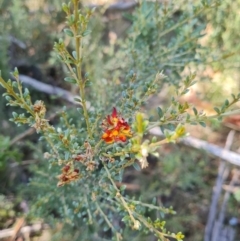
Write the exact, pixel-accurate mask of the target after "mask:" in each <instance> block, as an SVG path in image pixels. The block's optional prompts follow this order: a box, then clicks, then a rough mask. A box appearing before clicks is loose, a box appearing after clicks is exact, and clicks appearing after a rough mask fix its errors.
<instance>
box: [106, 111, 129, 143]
mask: <svg viewBox="0 0 240 241" xmlns="http://www.w3.org/2000/svg"><path fill="white" fill-rule="evenodd" d="M102 128H103V131H104V133H103V135H102V139H103V140H104V141H105V142H106V143H108V144H111V143H113V142H117V141H122V142H125V141H126V140H127V137H131V136H132V133H131V129H130V126H129V125H128V123H127V122H126V121H125V120H124V119H123V118H122V117H120V116H118V113H117V110H116V108H115V107H114V108H113V111H112V115H108V116H107V117H106V119H105V120H104V121H103V123H102Z"/></svg>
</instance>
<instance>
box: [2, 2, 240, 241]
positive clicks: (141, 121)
mask: <svg viewBox="0 0 240 241" xmlns="http://www.w3.org/2000/svg"><path fill="white" fill-rule="evenodd" d="M179 3H181V1H179ZM217 3H218V2H217V1H213V2H212V3H209V4H208V3H206V2H205V1H202V2H201V3H198V2H197V3H196V5H195V4H193V5H192V6H189V5H186V4H180V5H179V7H175V5H169V6H166V5H165V4H161V3H151V2H141V3H140V6H139V8H137V9H136V11H135V13H134V14H133V15H132V16H131V21H132V26H131V28H130V30H129V34H128V37H127V38H126V39H125V41H123V42H119V43H116V45H115V43H112V44H110V45H111V46H110V47H109V48H108V53H106V54H104V53H103V51H102V50H97V52H96V53H97V54H96V55H97V57H96V56H94V57H93V56H92V55H93V53H94V50H95V49H96V47H98V46H96V42H94V41H93V42H91V41H92V39H93V38H91V35H94V34H96V36H97V38H96V39H97V40H99V39H100V38H99V35H98V34H97V33H94V32H95V31H93V30H94V29H93V30H92V29H90V27H89V26H92V25H93V22H91V21H90V19H91V17H92V15H93V14H94V11H93V10H91V9H83V10H79V9H78V7H79V1H78V0H73V1H71V2H70V3H69V4H63V5H62V8H63V11H64V12H65V13H66V27H65V28H64V30H63V33H65V37H64V38H65V39H67V40H68V41H69V45H67V44H66V43H67V41H65V39H63V33H61V34H60V35H62V38H60V39H59V40H58V41H56V42H55V44H54V50H55V53H56V55H55V56H54V58H55V57H56V58H58V59H59V60H60V61H61V62H62V64H64V66H65V70H66V71H65V72H66V77H65V78H64V80H65V81H66V82H68V83H71V84H72V85H73V86H74V88H75V89H78V90H79V96H77V97H76V98H75V100H76V103H77V104H78V108H76V109H75V116H74V117H75V118H74V119H73V118H72V115H70V113H69V111H68V109H67V108H63V110H62V111H61V112H59V115H60V124H59V125H58V126H53V125H51V124H50V123H49V121H48V120H47V118H46V107H45V104H44V103H43V101H41V100H37V101H36V102H34V101H32V98H31V95H30V93H29V91H28V89H26V88H23V86H22V84H21V81H20V80H19V75H18V70H17V69H15V70H14V72H13V73H12V75H13V77H14V80H9V81H5V80H4V79H3V78H2V77H0V83H1V85H2V86H3V88H4V89H5V91H6V92H5V94H4V97H5V99H6V100H7V101H8V105H10V106H14V107H17V108H18V109H24V112H23V113H17V112H13V113H12V115H13V117H12V119H11V121H13V122H14V123H16V124H17V125H22V124H27V125H29V126H31V127H34V128H35V129H36V131H37V132H38V133H40V134H41V135H42V137H41V140H42V141H44V143H47V145H48V149H49V151H48V152H46V153H45V155H44V157H45V158H46V159H48V167H49V170H48V173H46V171H45V170H46V168H47V167H46V166H45V165H43V167H42V168H41V169H40V168H39V169H37V170H35V171H34V172H35V173H36V176H35V178H33V179H32V181H31V182H30V190H31V195H33V196H34V199H35V200H37V201H36V202H35V204H34V206H33V209H32V210H31V213H30V215H31V214H32V215H34V216H35V215H37V216H39V217H42V216H44V217H46V218H47V220H48V222H49V223H51V222H56V221H57V222H62V223H64V224H65V226H64V228H66V229H67V230H68V232H65V235H64V238H68V239H69V238H70V239H72V234H71V230H78V233H76V235H75V237H74V239H75V240H78V239H79V237H81V239H86V240H87V239H94V238H96V237H97V236H99V237H103V238H108V239H112V240H121V239H122V237H123V240H125V239H126V238H127V239H129V240H130V239H131V240H132V238H133V237H136V236H138V237H139V236H141V235H146V236H144V237H149V236H150V233H153V234H154V235H155V236H156V237H157V238H158V239H159V240H161V241H166V240H171V239H175V240H178V241H181V240H182V239H183V238H184V235H183V234H182V233H181V232H179V230H176V231H175V230H174V232H176V233H173V232H172V230H171V227H170V228H169V229H168V228H166V227H167V224H166V225H165V215H173V214H175V211H173V209H172V208H171V207H169V208H167V207H163V206H162V205H159V204H157V203H156V202H155V201H153V204H151V201H150V199H152V198H154V197H151V198H150V195H147V194H146V197H144V199H146V201H145V200H141V199H135V198H134V197H132V196H131V195H128V193H127V191H126V190H125V188H126V187H125V185H122V184H121V181H122V179H123V174H124V172H125V170H128V168H129V167H131V166H133V167H134V168H135V169H137V170H140V169H141V168H142V169H143V168H146V167H147V166H148V164H149V163H148V159H147V157H149V156H150V154H156V151H157V149H158V148H159V147H161V146H162V145H163V144H166V143H170V142H173V143H174V142H176V140H177V139H178V138H181V137H184V136H185V134H186V129H185V126H186V125H187V124H193V125H194V124H200V125H202V126H205V125H206V124H205V122H206V121H207V120H209V119H217V118H221V117H222V116H225V115H229V114H231V113H232V112H231V111H230V112H227V111H228V109H229V108H230V107H232V105H233V104H235V103H236V102H238V101H239V99H240V95H239V94H237V93H236V94H235V95H233V96H232V100H226V101H223V104H222V106H221V107H216V108H215V110H216V114H215V115H213V116H207V115H206V114H205V113H204V112H201V110H198V109H197V108H196V107H194V106H192V105H191V104H189V103H181V102H180V98H181V97H182V96H184V95H185V94H186V93H187V92H188V91H189V89H190V88H191V86H192V85H194V84H195V77H196V76H195V74H188V75H186V74H183V77H180V76H181V73H182V71H183V70H184V68H188V67H190V64H192V63H196V64H204V63H205V61H206V59H205V58H202V56H201V55H199V54H198V52H199V51H200V50H202V47H201V46H199V43H198V40H199V38H200V37H201V31H202V30H203V29H204V28H205V25H206V23H205V22H203V21H201V14H203V13H205V12H207V11H213V10H214V8H215V7H216V6H217V5H216V4H217ZM15 7H16V6H15ZM15 10H16V9H15ZM21 16H23V14H22V15H21V14H20V15H17V17H16V20H17V19H18V17H19V20H20V19H21ZM15 24H17V23H15ZM24 24H26V25H27V23H24ZM42 27H43V28H46V26H42ZM91 31H92V32H91ZM91 33H92V34H91ZM37 36H39V35H38V34H37ZM88 43H92V45H91V44H90V45H89V46H90V47H92V49H91V48H90V50H89V52H87V51H88V47H87V46H88V45H87V44H88ZM114 48H119V49H118V50H117V51H116V52H115V51H114ZM36 50H38V49H37V48H36ZM88 53H91V55H90V56H89V58H88V57H87V55H88ZM120 57H125V58H126V59H125V58H123V59H122V62H123V63H121V64H117V62H119V59H120ZM54 58H53V59H52V60H54V61H55V59H54ZM93 59H95V60H94V61H93ZM102 60H105V61H102ZM125 60H126V61H125ZM101 61H102V63H101ZM96 62H98V63H99V64H98V65H99V66H98V67H97V69H96V72H94V71H95V69H94V67H93V66H91V64H92V63H96ZM105 63H106V66H107V67H109V66H111V68H110V67H109V68H108V69H107V71H106V69H104V68H103V64H105ZM113 68H116V69H117V71H116V72H117V73H116V74H115V75H114V77H111V76H112V72H113ZM123 69H125V70H124V71H123ZM162 69H165V72H166V75H167V78H166V76H165V75H164V74H163V73H162V72H160V71H161V70H162ZM89 70H91V71H89ZM98 71H99V72H98ZM121 71H123V72H121ZM104 72H105V73H104ZM125 73H128V74H125ZM124 76H125V77H124ZM181 79H182V80H181ZM164 80H168V82H169V83H170V84H175V88H174V94H173V96H172V98H171V101H170V104H169V105H166V106H161V107H158V108H157V109H156V114H155V115H154V116H153V117H152V118H149V116H148V113H147V114H143V113H141V112H140V110H141V109H142V107H143V106H144V105H145V104H146V103H147V101H148V100H149V98H150V97H152V96H153V95H155V94H157V93H159V91H160V89H161V87H162V86H163V83H164ZM116 83H117V84H118V85H117V86H115V85H116ZM103 95H104V96H103ZM110 107H111V108H112V107H114V108H113V110H112V113H111V111H109V109H110ZM153 127H160V128H161V129H162V131H163V133H164V137H163V138H162V139H160V140H157V139H156V138H155V139H151V140H150V139H149V138H147V137H146V134H147V132H148V131H149V130H150V129H152V128H153ZM192 158H193V159H195V156H192ZM187 160H188V158H187V159H185V158H184V157H182V156H180V155H176V156H175V157H174V156H171V158H169V160H168V159H167V158H166V159H165V160H163V162H162V168H163V172H164V173H163V175H165V182H163V183H164V184H166V185H167V184H169V183H171V182H173V179H174V178H175V179H174V180H176V179H177V178H176V176H177V177H179V176H181V175H184V177H181V180H180V181H179V183H178V187H179V188H182V189H189V188H194V187H195V186H197V185H198V184H199V183H201V175H202V173H201V169H200V168H201V165H202V162H199V163H195V162H193V163H190V164H189V163H187V164H186V162H187ZM43 162H44V161H43ZM185 164H186V165H185ZM196 164H197V165H199V168H197V169H196V170H195V167H196ZM176 166H178V170H177V171H178V172H179V175H175V176H174V175H171V174H172V172H174V169H175V170H176ZM199 169H200V171H199ZM179 178H180V177H179ZM57 180H58V184H57ZM117 183H120V185H117ZM56 184H57V185H58V186H59V187H58V188H57V187H56ZM145 185H148V184H147V183H145ZM199 186H200V185H199ZM173 219H174V218H173ZM86 226H87V227H88V228H86ZM62 232H63V233H64V229H63V230H62ZM59 235H60V234H56V236H55V238H56V239H59V238H60V237H59ZM61 235H62V234H61ZM130 237H131V238H130ZM138 240H139V239H138Z"/></svg>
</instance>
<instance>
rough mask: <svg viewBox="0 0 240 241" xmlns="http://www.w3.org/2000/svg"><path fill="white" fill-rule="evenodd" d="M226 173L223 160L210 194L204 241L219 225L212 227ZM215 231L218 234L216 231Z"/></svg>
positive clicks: (231, 135)
mask: <svg viewBox="0 0 240 241" xmlns="http://www.w3.org/2000/svg"><path fill="white" fill-rule="evenodd" d="M234 134H235V131H230V132H229V134H228V136H227V140H226V144H225V150H229V149H230V147H231V145H232V142H233V138H234ZM226 171H228V167H227V165H226V162H225V161H224V160H221V163H220V165H219V168H218V176H217V179H216V184H215V188H214V189H213V193H212V200H211V205H210V210H209V214H208V220H207V225H206V228H205V234H204V241H210V240H211V236H212V235H214V232H213V229H217V228H218V227H219V226H220V225H214V223H215V218H216V213H217V205H218V200H219V198H220V195H221V191H222V185H223V182H224V180H225V178H224V173H225V172H226ZM215 231H216V232H217V233H218V231H217V230H215Z"/></svg>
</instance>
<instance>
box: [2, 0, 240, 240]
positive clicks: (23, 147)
mask: <svg viewBox="0 0 240 241" xmlns="http://www.w3.org/2000/svg"><path fill="white" fill-rule="evenodd" d="M204 2H206V3H209V4H213V5H214V7H212V8H207V7H204V4H203V3H204ZM62 3H63V1H59V0H38V1H36V0H11V1H9V0H0V20H1V21H0V69H1V75H2V77H3V78H4V79H8V78H10V77H11V75H10V74H9V73H10V72H11V71H12V70H13V69H14V67H17V68H18V70H19V73H20V74H21V76H22V81H23V84H24V85H26V86H27V87H28V88H29V89H30V92H31V94H32V98H33V100H39V99H41V100H43V101H44V102H45V104H46V106H47V109H48V117H49V119H50V121H51V123H52V124H54V125H56V126H57V125H58V124H59V123H60V121H59V116H58V113H59V111H60V110H61V109H62V107H63V106H67V107H68V112H69V114H70V115H71V116H72V118H75V119H76V118H78V116H77V114H76V111H75V108H76V106H75V105H74V103H73V100H72V99H73V96H74V95H75V94H76V93H77V90H76V89H75V87H73V86H72V85H71V84H69V83H67V82H64V81H63V79H64V77H65V75H66V72H67V71H66V68H65V67H64V66H63V65H62V64H61V63H60V61H59V60H58V59H57V57H56V55H55V53H54V51H53V44H54V42H55V41H58V39H59V38H63V39H64V41H65V43H66V44H68V46H69V49H70V50H71V49H72V48H73V47H72V43H71V42H70V39H68V38H66V37H65V36H64V34H63V29H64V27H65V14H64V13H63V12H62V11H61V6H62ZM81 5H82V6H85V7H88V8H92V7H96V11H95V13H94V15H93V17H92V20H91V22H90V27H89V28H90V29H91V31H92V32H91V34H90V35H88V36H87V37H86V38H85V42H84V45H85V52H84V68H83V70H84V72H86V73H89V75H90V78H91V79H93V80H94V85H93V86H92V87H91V89H89V90H88V97H89V101H90V102H94V103H98V105H99V106H104V107H106V108H109V107H111V103H112V101H113V99H114V96H115V95H114V94H113V95H112V96H111V93H113V92H114V89H113V88H114V86H116V85H119V83H121V82H123V81H124V79H125V78H126V76H127V75H128V73H129V72H130V71H134V72H136V73H137V75H138V78H139V81H142V82H144V81H145V80H147V79H148V78H152V77H153V76H154V75H155V74H156V73H157V72H158V71H161V70H163V71H164V74H165V75H166V76H167V78H166V80H165V81H164V82H163V83H162V86H161V91H160V92H159V94H158V95H156V96H153V97H152V98H151V99H150V100H149V102H148V104H146V105H145V106H144V107H143V109H145V110H148V114H149V116H150V115H151V114H153V113H154V108H156V107H157V106H163V107H164V106H167V105H168V103H170V101H171V99H170V97H171V94H172V93H173V89H172V87H171V88H170V87H169V86H175V87H178V85H179V83H180V81H181V80H182V79H184V77H185V76H186V75H187V74H188V73H189V72H193V71H195V72H196V74H197V76H196V80H198V83H197V84H196V85H195V86H194V87H193V88H192V90H191V92H190V93H188V94H187V95H186V96H185V97H184V98H183V99H182V101H183V102H184V101H188V102H189V103H192V104H194V105H195V106H196V108H197V109H198V110H202V111H205V112H206V113H207V114H208V115H213V114H215V111H214V106H218V105H221V104H222V103H223V102H224V100H225V99H229V98H230V96H231V94H232V93H233V94H236V95H237V94H238V93H239V92H240V81H239V77H240V55H239V53H240V41H239V39H240V31H239V28H240V27H239V26H240V15H239V11H240V0H235V1H231V0H223V1H214V0H209V1H200V0H187V1H186V0H175V1H171V0H159V1H148V2H145V3H143V4H139V3H138V2H135V1H130V0H129V1H109V0H95V1H81ZM29 77H30V79H29ZM106 86H108V88H110V89H108V91H107V93H106ZM111 91H112V92H111ZM3 93H4V92H3V89H2V88H0V94H1V95H2V94H3ZM239 107H240V105H239V104H237V105H236V106H235V108H239ZM0 111H1V112H0V113H1V114H0V240H18V241H20V240H40V241H48V240H59V241H64V240H86V241H87V240H109V239H108V238H109V237H108V234H106V232H103V231H101V230H100V231H99V230H98V229H97V228H96V229H94V228H93V227H90V228H86V227H79V225H80V223H81V222H80V219H81V216H80V217H77V215H74V214H73V213H74V212H73V210H75V209H76V207H75V208H74V209H73V210H70V209H69V212H67V213H66V210H64V205H65V204H64V203H67V202H71V197H72V196H74V195H75V194H74V193H70V194H69V197H66V200H64V198H63V197H62V196H61V191H59V189H57V187H56V182H57V179H55V178H54V177H52V178H49V175H48V172H49V168H48V164H47V163H46V160H44V158H43V155H44V153H45V152H46V151H47V148H46V146H45V145H44V143H43V142H41V141H39V136H38V135H37V134H36V133H35V132H34V130H33V129H32V128H29V127H27V126H20V127H17V126H15V124H14V123H11V122H10V121H9V118H11V116H12V111H16V112H20V111H21V110H19V109H14V108H12V107H11V108H9V107H7V106H6V100H5V99H4V98H1V99H0ZM187 130H188V132H189V133H190V136H192V137H195V138H197V140H200V139H201V140H204V141H205V143H206V144H207V145H211V144H215V145H217V146H219V147H220V148H221V149H220V150H222V149H223V148H224V147H225V146H226V145H229V147H228V149H230V150H231V151H233V152H235V154H236V155H238V154H239V152H240V149H239V144H240V135H239V130H240V115H234V116H231V117H228V118H225V119H223V120H221V121H211V122H209V123H207V126H206V127H202V126H188V127H187ZM229 133H230V134H229ZM227 137H229V139H228V140H229V142H228V143H227V144H226V140H227ZM229 143H230V144H229ZM239 155H240V154H239ZM159 156H160V157H159V158H158V159H156V158H155V157H149V163H150V165H149V167H148V168H147V169H145V170H143V171H136V170H134V169H131V168H129V169H127V170H126V172H125V174H124V180H123V181H124V182H125V184H126V186H127V192H128V194H129V195H132V196H136V197H139V196H141V197H142V199H143V200H150V199H153V198H155V199H156V202H158V203H159V205H160V204H163V205H165V206H173V208H174V210H176V211H177V215H175V216H169V217H164V218H165V219H166V220H167V227H168V228H169V229H170V230H173V231H178V230H181V231H182V232H183V233H184V234H185V236H186V237H185V240H186V241H201V240H205V241H223V240H226V241H227V240H229V241H233V240H240V235H239V233H240V174H239V165H231V164H228V162H226V161H224V160H220V159H219V158H217V157H215V156H214V155H212V153H211V152H209V151H206V150H205V151H204V150H200V149H194V148H192V147H191V145H190V146H186V145H184V144H183V143H178V144H176V145H172V144H168V145H165V146H163V147H162V148H161V150H159ZM219 168H220V169H219ZM218 176H219V177H218ZM217 177H218V179H217ZM219 178H220V179H219ZM214 187H215V188H214ZM213 190H215V191H216V190H217V191H218V192H219V193H221V194H219V195H216V192H215V196H214V197H215V201H214V198H213V199H212V191H213ZM214 210H215V211H214ZM70 213H71V214H70ZM209 214H212V217H209ZM148 215H152V214H150V213H149V214H148ZM219 223H220V224H219ZM217 224H219V225H220V226H218V227H217ZM214 225H215V226H214ZM206 227H207V229H206ZM219 227H221V228H220V229H219ZM221 230H225V231H224V232H225V233H224V234H223V233H221ZM129 232H130V231H129ZM210 233H211V235H212V236H211V237H212V238H209V237H210V236H209V235H210ZM213 233H216V235H215V236H214V234H213ZM131 235H132V236H131ZM224 235H225V236H226V237H225V236H224ZM125 236H126V237H129V238H127V239H124V240H139V241H140V240H146V241H148V240H149V241H152V240H156V239H155V237H153V236H151V235H150V234H144V235H143V234H141V235H137V234H129V233H128V230H126V233H125ZM130 237H131V238H130ZM220 237H224V238H225V239H223V238H222V239H221V238H220Z"/></svg>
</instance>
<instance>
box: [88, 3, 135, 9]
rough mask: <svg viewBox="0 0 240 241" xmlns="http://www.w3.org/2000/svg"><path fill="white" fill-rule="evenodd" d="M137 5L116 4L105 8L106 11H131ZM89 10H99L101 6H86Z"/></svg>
mask: <svg viewBox="0 0 240 241" xmlns="http://www.w3.org/2000/svg"><path fill="white" fill-rule="evenodd" d="M137 5H138V3H137V2H117V3H114V4H111V5H109V6H108V7H107V9H106V10H107V11H127V10H130V9H133V8H134V7H136V6H137ZM88 7H89V8H99V7H102V5H97V4H91V5H88Z"/></svg>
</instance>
